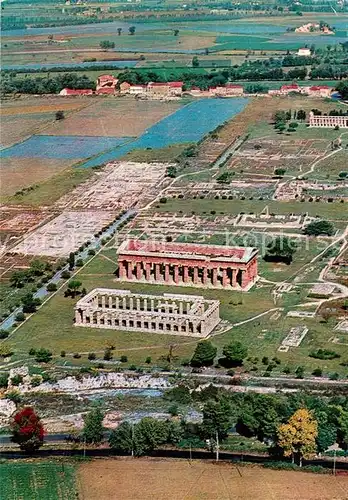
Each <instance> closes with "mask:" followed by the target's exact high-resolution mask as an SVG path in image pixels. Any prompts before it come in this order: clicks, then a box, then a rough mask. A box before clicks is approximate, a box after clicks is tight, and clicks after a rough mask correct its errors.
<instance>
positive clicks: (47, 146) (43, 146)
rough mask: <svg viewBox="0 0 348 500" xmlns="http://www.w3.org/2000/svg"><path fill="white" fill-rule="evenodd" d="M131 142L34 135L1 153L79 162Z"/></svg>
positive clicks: (10, 156)
mask: <svg viewBox="0 0 348 500" xmlns="http://www.w3.org/2000/svg"><path fill="white" fill-rule="evenodd" d="M129 140H131V138H129V137H86V136H77V135H76V136H59V135H33V136H32V137H30V138H29V139H27V140H26V141H23V142H21V143H19V144H15V145H14V146H11V147H9V148H6V149H3V150H2V151H0V157H1V158H12V157H20V158H51V159H58V160H74V159H76V160H78V159H81V158H90V157H91V156H95V155H99V154H100V153H103V152H104V151H107V150H110V149H113V148H115V147H117V146H120V145H121V144H125V143H126V142H127V141H129Z"/></svg>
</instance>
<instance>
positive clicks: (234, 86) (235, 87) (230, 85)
mask: <svg viewBox="0 0 348 500" xmlns="http://www.w3.org/2000/svg"><path fill="white" fill-rule="evenodd" d="M225 87H226V88H227V89H242V88H243V86H242V85H235V84H234V83H226V85H225Z"/></svg>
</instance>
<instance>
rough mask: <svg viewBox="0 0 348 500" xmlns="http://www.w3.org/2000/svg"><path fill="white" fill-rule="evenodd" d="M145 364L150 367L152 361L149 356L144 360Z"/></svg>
mask: <svg viewBox="0 0 348 500" xmlns="http://www.w3.org/2000/svg"><path fill="white" fill-rule="evenodd" d="M145 363H146V364H147V365H150V364H151V363H152V359H151V356H148V357H147V358H146V359H145Z"/></svg>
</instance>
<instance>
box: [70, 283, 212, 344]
mask: <svg viewBox="0 0 348 500" xmlns="http://www.w3.org/2000/svg"><path fill="white" fill-rule="evenodd" d="M219 306H220V302H219V301H218V300H206V299H204V297H201V296H197V295H174V294H167V293H165V294H163V295H145V294H138V293H132V292H130V291H129V290H117V289H109V288H95V289H94V290H92V291H91V292H89V293H88V294H87V295H86V296H85V297H83V298H82V299H80V300H79V301H78V302H77V304H76V306H75V326H84V327H90V328H103V329H104V328H107V329H112V330H124V331H131V332H151V333H162V334H168V335H186V336H189V337H206V336H207V335H209V334H210V332H211V331H212V330H213V329H214V328H215V326H216V325H217V324H218V323H219V322H220V316H219Z"/></svg>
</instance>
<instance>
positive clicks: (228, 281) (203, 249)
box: [117, 239, 258, 291]
mask: <svg viewBox="0 0 348 500" xmlns="http://www.w3.org/2000/svg"><path fill="white" fill-rule="evenodd" d="M117 253H118V265H119V269H118V278H119V279H120V280H122V281H132V282H137V281H138V282H143V283H156V284H165V285H178V286H194V287H204V288H226V289H235V290H244V291H246V290H249V289H250V288H251V287H252V286H253V285H254V284H255V282H256V280H257V254H258V250H257V249H256V248H252V247H229V246H220V245H200V244H196V243H172V242H170V243H168V242H166V243H163V242H160V241H152V240H132V239H129V240H125V241H124V242H123V243H122V244H121V245H120V246H119V248H118V250H117Z"/></svg>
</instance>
